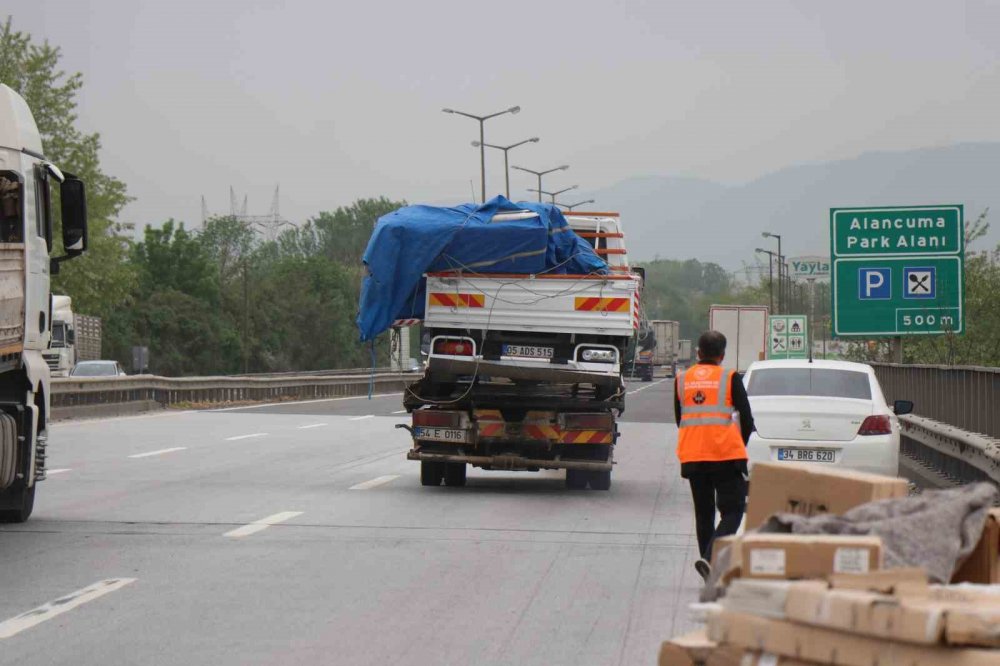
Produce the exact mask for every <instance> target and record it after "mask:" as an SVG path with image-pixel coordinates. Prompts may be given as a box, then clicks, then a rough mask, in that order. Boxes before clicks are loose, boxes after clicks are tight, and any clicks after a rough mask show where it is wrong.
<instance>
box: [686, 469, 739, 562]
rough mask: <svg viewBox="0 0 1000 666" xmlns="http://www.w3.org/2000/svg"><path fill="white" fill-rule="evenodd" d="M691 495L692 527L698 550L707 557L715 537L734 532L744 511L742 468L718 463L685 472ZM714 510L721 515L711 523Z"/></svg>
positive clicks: (709, 554) (709, 555) (710, 552)
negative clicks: (692, 508)
mask: <svg viewBox="0 0 1000 666" xmlns="http://www.w3.org/2000/svg"><path fill="white" fill-rule="evenodd" d="M688 482H689V483H690V484H691V495H692V496H693V497H694V516H695V529H696V531H697V533H698V551H699V552H700V553H701V556H702V557H703V558H704V559H706V560H708V559H711V557H712V542H713V541H714V540H715V539H716V538H717V537H723V536H728V535H730V534H736V530H738V529H739V528H740V522H742V521H743V512H744V511H745V510H746V502H747V482H746V479H744V478H743V473H742V470H740V469H739V467H738V466H735V465H719V466H718V467H716V468H714V469H712V468H710V469H704V470H699V471H697V472H694V473H691V474H690V475H688ZM716 509H718V512H719V514H721V516H722V518H721V520H720V521H719V524H718V525H716V524H715V512H716Z"/></svg>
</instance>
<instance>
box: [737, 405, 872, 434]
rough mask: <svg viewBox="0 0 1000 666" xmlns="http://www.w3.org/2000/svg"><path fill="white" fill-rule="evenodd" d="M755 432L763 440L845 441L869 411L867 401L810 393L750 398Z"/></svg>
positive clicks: (868, 414) (869, 413)
mask: <svg viewBox="0 0 1000 666" xmlns="http://www.w3.org/2000/svg"><path fill="white" fill-rule="evenodd" d="M750 406H751V408H752V410H753V420H754V423H755V424H756V426H757V434H758V435H759V436H760V437H762V438H764V439H789V440H802V441H809V442H816V441H827V442H847V441H850V440H852V439H854V438H855V437H857V435H858V429H859V428H860V427H861V423H862V421H864V420H865V418H866V417H868V416H871V415H872V413H873V406H872V402H871V401H870V400H856V399H853V398H828V397H812V396H756V397H751V398H750Z"/></svg>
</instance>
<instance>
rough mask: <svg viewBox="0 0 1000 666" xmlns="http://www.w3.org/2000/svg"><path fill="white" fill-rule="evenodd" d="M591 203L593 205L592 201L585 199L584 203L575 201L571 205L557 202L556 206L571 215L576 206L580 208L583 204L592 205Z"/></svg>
mask: <svg viewBox="0 0 1000 666" xmlns="http://www.w3.org/2000/svg"><path fill="white" fill-rule="evenodd" d="M592 203H594V200H593V199H587V200H586V201H577V202H576V203H573V204H565V203H559V202H558V201H557V202H556V205H557V206H562V207H563V208H565V209H566V210H568V211H569V212H571V213H572V212H573V209H574V208H576V207H577V206H582V205H583V204H592Z"/></svg>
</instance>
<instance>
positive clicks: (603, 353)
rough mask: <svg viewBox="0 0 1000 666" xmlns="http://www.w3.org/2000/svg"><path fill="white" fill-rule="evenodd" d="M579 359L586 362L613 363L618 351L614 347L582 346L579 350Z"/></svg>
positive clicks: (616, 358)
mask: <svg viewBox="0 0 1000 666" xmlns="http://www.w3.org/2000/svg"><path fill="white" fill-rule="evenodd" d="M580 360H582V361H586V362H587V363H614V362H615V361H617V360H618V352H616V351H615V350H614V349H592V348H584V349H582V350H581V351H580Z"/></svg>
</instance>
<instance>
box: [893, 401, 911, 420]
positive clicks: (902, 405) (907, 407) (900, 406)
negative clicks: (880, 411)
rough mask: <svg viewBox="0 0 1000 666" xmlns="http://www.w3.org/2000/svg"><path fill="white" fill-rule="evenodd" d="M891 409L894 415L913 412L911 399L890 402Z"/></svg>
mask: <svg viewBox="0 0 1000 666" xmlns="http://www.w3.org/2000/svg"><path fill="white" fill-rule="evenodd" d="M892 411H893V412H894V413H895V414H896V416H902V415H903V414H912V413H913V401H912V400H897V401H896V402H894V403H892Z"/></svg>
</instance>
